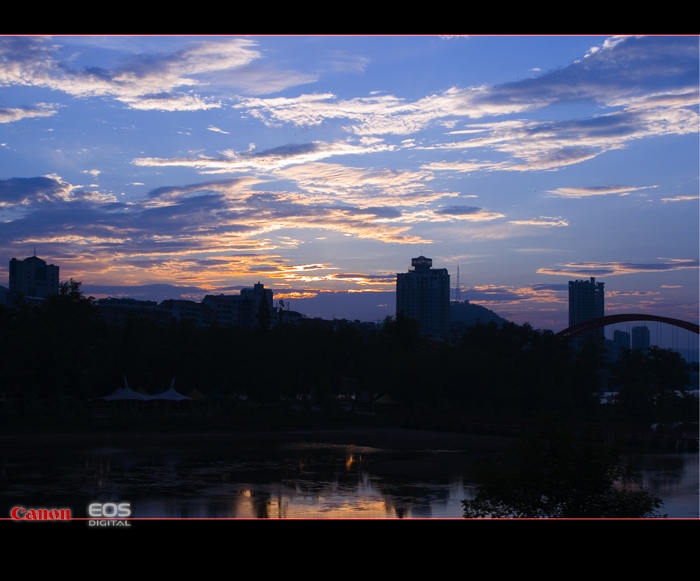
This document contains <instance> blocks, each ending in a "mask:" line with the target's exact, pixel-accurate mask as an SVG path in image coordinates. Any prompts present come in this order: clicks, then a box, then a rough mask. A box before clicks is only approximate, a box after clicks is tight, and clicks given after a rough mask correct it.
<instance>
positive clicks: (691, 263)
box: [537, 258, 700, 277]
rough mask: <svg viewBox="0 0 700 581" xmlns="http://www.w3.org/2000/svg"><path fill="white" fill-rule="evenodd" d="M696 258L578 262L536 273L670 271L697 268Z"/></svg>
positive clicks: (582, 274) (608, 274)
mask: <svg viewBox="0 0 700 581" xmlns="http://www.w3.org/2000/svg"><path fill="white" fill-rule="evenodd" d="M699 265H700V261H699V260H698V259H692V258H691V259H685V258H671V259H667V260H666V261H664V262H657V263H636V262H578V263H569V264H564V265H561V266H559V267H558V268H539V269H537V274H551V275H559V276H570V277H577V276H578V277H580V276H583V277H589V276H617V275H621V274H637V273H640V272H670V271H675V270H685V269H692V268H698V266H699Z"/></svg>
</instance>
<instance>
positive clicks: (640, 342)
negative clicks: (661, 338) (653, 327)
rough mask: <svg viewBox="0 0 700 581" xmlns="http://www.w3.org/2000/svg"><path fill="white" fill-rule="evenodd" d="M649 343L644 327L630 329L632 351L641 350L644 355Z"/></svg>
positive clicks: (647, 332) (647, 331)
mask: <svg viewBox="0 0 700 581" xmlns="http://www.w3.org/2000/svg"><path fill="white" fill-rule="evenodd" d="M649 343H650V337H649V329H648V328H647V327H646V326H641V327H632V349H641V350H642V353H645V354H646V352H647V351H648V350H649Z"/></svg>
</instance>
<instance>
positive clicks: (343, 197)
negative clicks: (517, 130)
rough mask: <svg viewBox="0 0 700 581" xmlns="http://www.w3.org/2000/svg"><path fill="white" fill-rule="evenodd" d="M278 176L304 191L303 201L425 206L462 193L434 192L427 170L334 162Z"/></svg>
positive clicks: (298, 167)
mask: <svg viewBox="0 0 700 581" xmlns="http://www.w3.org/2000/svg"><path fill="white" fill-rule="evenodd" d="M275 177H279V178H283V179H287V180H291V181H293V182H294V183H296V184H297V186H298V187H299V188H300V189H301V190H302V191H303V193H300V194H299V200H298V201H299V203H345V204H353V205H356V206H358V207H361V208H363V207H367V206H391V207H396V206H401V207H415V206H419V205H425V204H428V203H430V202H433V201H436V200H439V199H441V198H444V197H456V196H458V195H459V193H458V192H446V191H434V190H432V189H431V188H430V187H429V184H430V182H431V181H432V180H433V174H432V173H431V172H427V171H410V170H391V169H365V168H357V167H349V166H344V165H339V164H331V163H307V164H305V165H304V166H295V167H288V168H285V169H283V170H281V171H279V172H277V173H276V174H275Z"/></svg>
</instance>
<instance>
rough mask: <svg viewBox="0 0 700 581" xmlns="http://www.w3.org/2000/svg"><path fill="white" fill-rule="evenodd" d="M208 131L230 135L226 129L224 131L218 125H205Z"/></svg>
mask: <svg viewBox="0 0 700 581" xmlns="http://www.w3.org/2000/svg"><path fill="white" fill-rule="evenodd" d="M207 129H208V130H209V131H214V132H215V133H223V134H224V135H230V133H229V132H228V131H224V130H223V129H219V128H218V127H214V126H213V125H211V126H209V127H207Z"/></svg>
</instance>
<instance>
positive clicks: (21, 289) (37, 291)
mask: <svg viewBox="0 0 700 581" xmlns="http://www.w3.org/2000/svg"><path fill="white" fill-rule="evenodd" d="M55 294H58V266H54V265H53V264H46V261H45V260H42V259H41V258H38V257H37V256H30V257H29V258H25V259H24V260H17V259H16V258H13V259H12V260H10V291H9V295H10V300H14V299H15V298H17V297H19V296H24V297H37V298H45V297H47V296H49V295H55Z"/></svg>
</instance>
